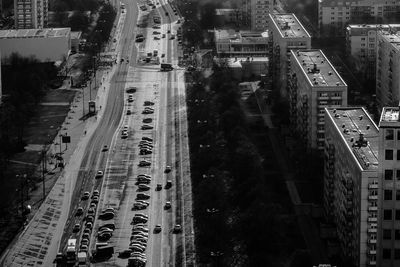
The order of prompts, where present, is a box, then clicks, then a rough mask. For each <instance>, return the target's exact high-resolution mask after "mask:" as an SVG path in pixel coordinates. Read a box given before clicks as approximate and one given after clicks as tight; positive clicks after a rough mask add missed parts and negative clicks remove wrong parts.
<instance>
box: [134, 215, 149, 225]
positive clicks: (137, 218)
mask: <svg viewBox="0 0 400 267" xmlns="http://www.w3.org/2000/svg"><path fill="white" fill-rule="evenodd" d="M146 222H147V219H146V218H142V217H134V218H133V219H132V224H135V223H146Z"/></svg>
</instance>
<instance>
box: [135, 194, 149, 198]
mask: <svg viewBox="0 0 400 267" xmlns="http://www.w3.org/2000/svg"><path fill="white" fill-rule="evenodd" d="M149 198H150V195H148V194H144V193H140V194H137V196H136V199H139V200H146V199H149Z"/></svg>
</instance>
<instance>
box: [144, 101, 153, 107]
mask: <svg viewBox="0 0 400 267" xmlns="http://www.w3.org/2000/svg"><path fill="white" fill-rule="evenodd" d="M143 105H145V106H153V105H154V102H152V101H148V100H146V101H144V104H143Z"/></svg>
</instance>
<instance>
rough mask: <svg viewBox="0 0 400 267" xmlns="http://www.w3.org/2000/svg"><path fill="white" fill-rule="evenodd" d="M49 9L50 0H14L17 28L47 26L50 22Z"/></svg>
mask: <svg viewBox="0 0 400 267" xmlns="http://www.w3.org/2000/svg"><path fill="white" fill-rule="evenodd" d="M48 9H49V1H48V0H14V25H15V28H16V29H37V28H45V27H46V26H47V22H48Z"/></svg>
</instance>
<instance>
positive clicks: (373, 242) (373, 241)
mask: <svg viewBox="0 0 400 267" xmlns="http://www.w3.org/2000/svg"><path fill="white" fill-rule="evenodd" d="M368 243H369V244H376V239H375V238H370V239H368Z"/></svg>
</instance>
